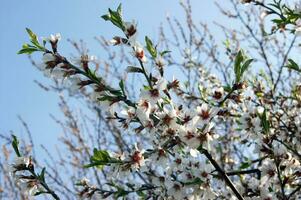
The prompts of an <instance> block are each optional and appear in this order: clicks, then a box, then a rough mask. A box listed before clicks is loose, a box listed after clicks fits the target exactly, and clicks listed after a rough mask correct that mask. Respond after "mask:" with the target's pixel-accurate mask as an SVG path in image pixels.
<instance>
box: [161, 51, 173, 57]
mask: <svg viewBox="0 0 301 200" xmlns="http://www.w3.org/2000/svg"><path fill="white" fill-rule="evenodd" d="M168 53H171V51H168V50H165V51H162V52H160V55H161V56H164V55H165V54H168Z"/></svg>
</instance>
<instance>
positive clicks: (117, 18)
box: [101, 4, 125, 31]
mask: <svg viewBox="0 0 301 200" xmlns="http://www.w3.org/2000/svg"><path fill="white" fill-rule="evenodd" d="M101 18H103V19H104V20H106V21H110V22H112V24H114V25H115V26H117V27H118V28H120V29H121V30H122V31H125V27H124V24H123V20H122V8H121V4H119V6H118V8H117V10H116V11H113V10H111V9H109V13H108V14H106V15H103V16H101Z"/></svg>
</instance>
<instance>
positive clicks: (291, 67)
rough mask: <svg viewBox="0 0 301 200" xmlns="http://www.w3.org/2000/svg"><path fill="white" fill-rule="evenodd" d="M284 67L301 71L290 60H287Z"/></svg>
mask: <svg viewBox="0 0 301 200" xmlns="http://www.w3.org/2000/svg"><path fill="white" fill-rule="evenodd" d="M285 67H287V68H289V69H292V70H295V71H297V72H301V69H300V68H299V66H298V64H297V63H296V62H295V61H294V60H292V59H288V64H287V65H286V66H285Z"/></svg>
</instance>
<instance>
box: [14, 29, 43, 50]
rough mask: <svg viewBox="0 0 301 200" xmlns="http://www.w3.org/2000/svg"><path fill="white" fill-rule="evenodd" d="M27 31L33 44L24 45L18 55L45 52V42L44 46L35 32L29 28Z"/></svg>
mask: <svg viewBox="0 0 301 200" xmlns="http://www.w3.org/2000/svg"><path fill="white" fill-rule="evenodd" d="M26 31H27V33H28V35H29V39H30V42H31V44H23V46H22V49H21V50H20V51H18V54H32V53H33V52H35V51H45V47H44V45H45V42H43V46H42V45H41V44H40V43H39V40H38V37H37V35H36V34H35V33H34V32H32V31H31V30H30V29H29V28H26Z"/></svg>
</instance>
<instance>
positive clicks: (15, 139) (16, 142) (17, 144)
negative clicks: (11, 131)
mask: <svg viewBox="0 0 301 200" xmlns="http://www.w3.org/2000/svg"><path fill="white" fill-rule="evenodd" d="M12 137H13V141H12V146H13V149H14V151H15V153H16V155H17V156H18V157H21V153H20V151H19V140H18V138H17V137H16V136H15V135H12Z"/></svg>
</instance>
